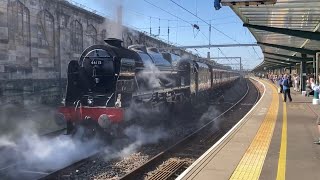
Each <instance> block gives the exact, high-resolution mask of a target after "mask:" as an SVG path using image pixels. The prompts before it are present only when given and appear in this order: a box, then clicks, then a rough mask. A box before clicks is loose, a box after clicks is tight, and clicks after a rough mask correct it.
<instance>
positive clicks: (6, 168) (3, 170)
mask: <svg viewBox="0 0 320 180" xmlns="http://www.w3.org/2000/svg"><path fill="white" fill-rule="evenodd" d="M65 131H66V129H65V128H62V129H59V130H56V131H53V132H50V133H45V134H42V135H39V137H45V138H54V137H57V136H59V135H61V134H63V133H64V132H65ZM3 151H13V150H11V149H10V147H9V148H8V147H1V148H0V153H1V152H3ZM17 153H19V152H17ZM1 154H2V153H1ZM2 155H6V153H3V154H2ZM14 158H16V157H13V159H11V160H10V161H8V162H5V164H4V165H3V166H1V167H0V177H1V179H21V177H23V179H36V178H38V177H41V176H43V175H45V174H47V172H41V171H37V170H32V169H30V168H26V167H25V162H24V161H23V160H20V159H19V157H18V159H14ZM12 175H13V176H12Z"/></svg>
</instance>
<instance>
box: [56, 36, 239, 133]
mask: <svg viewBox="0 0 320 180" xmlns="http://www.w3.org/2000/svg"><path fill="white" fill-rule="evenodd" d="M105 43H106V44H105V45H92V46H90V47H88V48H87V49H85V50H84V52H83V53H82V55H81V57H80V59H79V60H78V61H76V60H72V61H70V63H69V65H68V73H67V74H68V75H67V78H68V79H67V88H66V96H65V102H64V106H62V107H60V108H59V109H58V113H57V115H56V118H55V119H56V123H58V124H61V123H66V124H67V132H68V133H71V132H72V131H73V130H74V129H75V127H77V126H78V125H79V124H84V125H86V126H90V128H99V129H103V130H104V131H112V130H114V128H116V127H118V125H119V124H121V123H123V122H124V119H125V118H127V117H125V111H126V109H128V108H129V107H130V105H132V103H139V104H148V105H150V106H154V105H156V104H159V103H166V104H171V105H178V104H181V103H185V102H191V101H193V100H195V99H197V98H198V97H199V96H201V95H203V94H206V93H208V92H209V91H211V90H213V89H215V88H218V87H221V86H223V85H225V84H227V83H231V82H232V81H234V80H235V79H237V78H238V77H239V74H238V73H237V72H234V71H228V70H223V69H218V68H216V67H213V66H211V65H209V64H206V63H201V62H196V61H193V60H191V59H189V58H182V57H180V56H178V55H175V54H173V53H160V52H159V50H158V49H157V48H146V47H145V46H143V45H132V46H129V47H128V48H124V47H122V45H121V44H122V41H121V40H119V39H114V38H109V39H107V40H105Z"/></svg>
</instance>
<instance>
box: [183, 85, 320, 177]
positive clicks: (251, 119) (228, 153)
mask: <svg viewBox="0 0 320 180" xmlns="http://www.w3.org/2000/svg"><path fill="white" fill-rule="evenodd" d="M256 80H258V81H259V82H261V83H262V85H263V86H264V87H265V91H264V93H263V94H262V97H261V98H260V100H259V102H258V103H257V104H256V105H255V106H254V107H253V108H252V109H251V111H250V112H248V114H247V115H246V116H245V117H243V118H242V119H241V121H240V122H239V123H238V124H237V125H235V126H234V127H233V129H231V130H230V131H229V132H228V133H227V134H226V135H225V136H224V137H223V138H221V139H220V140H219V141H218V142H217V143H216V144H215V145H214V146H212V147H211V148H210V149H209V150H208V151H206V153H204V154H203V155H202V156H201V157H200V158H199V159H197V160H196V161H195V162H194V163H193V164H192V165H191V166H190V167H189V168H188V169H186V170H185V171H184V172H183V173H182V174H181V175H180V176H179V177H178V178H177V179H178V180H190V179H193V180H212V179H215V180H220V179H221V180H225V179H242V180H249V179H263V180H271V179H279V180H280V179H290V180H301V179H305V180H313V179H314V180H318V179H320V170H319V167H320V145H317V144H314V143H313V141H314V140H317V139H318V137H319V134H318V130H317V119H318V118H319V115H320V105H312V98H313V97H304V96H302V95H301V94H300V93H297V92H295V91H293V89H292V90H291V96H292V99H293V101H292V102H286V103H285V102H283V96H282V94H279V93H278V92H277V87H276V86H275V85H274V84H273V83H272V82H271V81H269V80H265V79H264V80H261V79H256Z"/></svg>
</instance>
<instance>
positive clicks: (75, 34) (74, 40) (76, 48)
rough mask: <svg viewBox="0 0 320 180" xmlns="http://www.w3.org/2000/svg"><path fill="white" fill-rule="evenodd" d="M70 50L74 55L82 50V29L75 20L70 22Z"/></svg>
mask: <svg viewBox="0 0 320 180" xmlns="http://www.w3.org/2000/svg"><path fill="white" fill-rule="evenodd" d="M71 50H72V51H73V52H76V53H81V51H82V50H83V29H82V25H81V23H80V22H79V21H77V20H74V21H72V22H71Z"/></svg>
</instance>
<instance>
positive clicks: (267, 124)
mask: <svg viewBox="0 0 320 180" xmlns="http://www.w3.org/2000/svg"><path fill="white" fill-rule="evenodd" d="M268 85H269V86H270V87H271V89H272V101H271V105H270V107H269V110H268V112H267V114H266V117H265V119H264V120H263V122H262V124H261V126H260V128H259V130H258V132H257V134H256V136H255V137H254V139H253V141H252V142H251V144H250V146H249V148H248V149H247V151H246V152H245V154H244V155H243V157H242V159H241V161H240V163H239V164H238V166H237V168H236V170H235V171H234V172H233V174H232V176H231V178H230V179H232V180H234V179H244V180H249V179H259V177H260V173H261V170H262V167H263V164H264V160H265V158H266V156H267V152H268V149H269V146H270V142H271V138H272V135H273V131H274V127H275V124H276V120H277V115H278V110H279V95H278V92H277V90H276V88H275V87H273V86H272V85H270V84H269V83H268Z"/></svg>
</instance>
